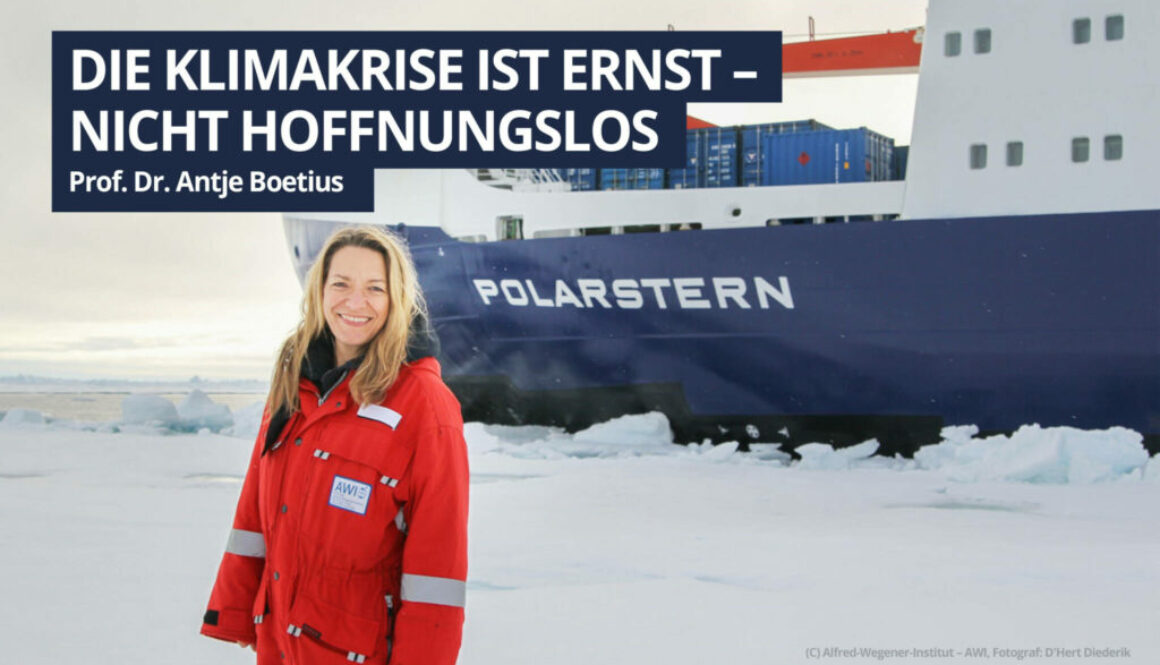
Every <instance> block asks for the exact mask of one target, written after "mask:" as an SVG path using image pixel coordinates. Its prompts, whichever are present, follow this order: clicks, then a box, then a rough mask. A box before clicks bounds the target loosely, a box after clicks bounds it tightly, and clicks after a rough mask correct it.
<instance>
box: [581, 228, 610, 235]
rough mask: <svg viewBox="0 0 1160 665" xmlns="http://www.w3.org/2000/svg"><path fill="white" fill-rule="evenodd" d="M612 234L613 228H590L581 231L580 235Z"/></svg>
mask: <svg viewBox="0 0 1160 665" xmlns="http://www.w3.org/2000/svg"><path fill="white" fill-rule="evenodd" d="M611 233H612V227H611V226H589V227H588V228H586V229H580V235H582V236H606V235H610V234H611Z"/></svg>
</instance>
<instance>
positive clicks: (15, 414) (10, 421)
mask: <svg viewBox="0 0 1160 665" xmlns="http://www.w3.org/2000/svg"><path fill="white" fill-rule="evenodd" d="M43 424H44V414H42V413H41V412H39V411H37V410H35V409H9V410H8V413H6V414H4V419H3V420H0V425H3V426H4V427H30V426H39V425H43Z"/></svg>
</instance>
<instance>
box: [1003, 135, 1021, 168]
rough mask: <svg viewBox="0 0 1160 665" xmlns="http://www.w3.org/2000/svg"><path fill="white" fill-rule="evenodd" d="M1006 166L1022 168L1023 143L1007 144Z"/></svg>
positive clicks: (1009, 142)
mask: <svg viewBox="0 0 1160 665" xmlns="http://www.w3.org/2000/svg"><path fill="white" fill-rule="evenodd" d="M1007 166H1023V142H1022V141H1008V142H1007Z"/></svg>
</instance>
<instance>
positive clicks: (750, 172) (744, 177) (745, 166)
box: [738, 119, 833, 187]
mask: <svg viewBox="0 0 1160 665" xmlns="http://www.w3.org/2000/svg"><path fill="white" fill-rule="evenodd" d="M821 129H833V128H832V127H830V126H829V125H825V124H822V123H820V122H818V121H817V120H813V119H810V120H791V121H788V122H767V123H763V124H760V125H745V126H742V127H739V128H738V132H739V134H740V140H741V172H740V184H741V185H742V186H743V187H755V186H757V185H760V184H762V178H761V173H762V171H763V170H764V167H765V160H764V159H762V152H763V147H764V142H763V140H762V139H764V138H765V137H766V136H767V135H769V134H787V133H790V132H815V131H818V130H821Z"/></svg>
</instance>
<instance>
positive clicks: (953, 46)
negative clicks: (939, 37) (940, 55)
mask: <svg viewBox="0 0 1160 665" xmlns="http://www.w3.org/2000/svg"><path fill="white" fill-rule="evenodd" d="M962 52H963V34H962V33H961V32H948V33H947V38H946V54H947V56H948V57H954V56H956V55H958V54H960V53H962Z"/></svg>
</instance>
